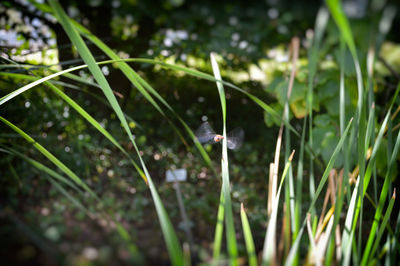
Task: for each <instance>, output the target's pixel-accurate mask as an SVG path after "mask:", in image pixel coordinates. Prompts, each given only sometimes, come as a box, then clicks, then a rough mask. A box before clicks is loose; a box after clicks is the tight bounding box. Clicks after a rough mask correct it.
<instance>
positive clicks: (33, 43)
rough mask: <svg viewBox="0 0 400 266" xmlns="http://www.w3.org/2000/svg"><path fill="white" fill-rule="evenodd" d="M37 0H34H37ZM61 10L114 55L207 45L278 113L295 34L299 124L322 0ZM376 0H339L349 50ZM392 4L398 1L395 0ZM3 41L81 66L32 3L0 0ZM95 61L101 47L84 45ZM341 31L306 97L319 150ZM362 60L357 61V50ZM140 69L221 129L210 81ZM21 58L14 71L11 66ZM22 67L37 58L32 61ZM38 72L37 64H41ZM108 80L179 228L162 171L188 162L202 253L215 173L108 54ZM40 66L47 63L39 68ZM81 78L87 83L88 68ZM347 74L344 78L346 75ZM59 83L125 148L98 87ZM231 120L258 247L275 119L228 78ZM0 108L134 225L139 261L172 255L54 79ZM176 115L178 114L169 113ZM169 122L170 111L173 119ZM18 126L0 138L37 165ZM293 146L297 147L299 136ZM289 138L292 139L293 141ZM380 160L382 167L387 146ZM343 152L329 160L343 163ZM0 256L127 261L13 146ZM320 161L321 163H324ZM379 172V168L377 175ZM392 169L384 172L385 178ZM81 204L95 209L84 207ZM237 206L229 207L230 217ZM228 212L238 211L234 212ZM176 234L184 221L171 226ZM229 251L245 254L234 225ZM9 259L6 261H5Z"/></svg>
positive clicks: (79, 4)
mask: <svg viewBox="0 0 400 266" xmlns="http://www.w3.org/2000/svg"><path fill="white" fill-rule="evenodd" d="M37 4H40V1H37ZM61 4H62V5H63V7H64V9H65V10H67V12H68V15H69V16H70V17H72V18H73V19H75V20H76V21H79V22H80V23H82V24H83V25H84V26H85V27H87V28H88V29H90V31H91V32H92V33H93V34H94V35H96V36H97V37H99V38H100V39H101V40H102V41H104V42H105V43H107V45H109V46H110V47H112V48H113V49H114V51H116V52H117V53H118V54H119V55H120V56H121V57H122V58H128V57H142V58H156V59H161V60H164V61H166V62H170V63H181V64H184V65H187V66H190V67H193V68H196V69H198V70H201V71H204V72H207V73H212V70H211V65H210V63H209V54H210V52H216V53H217V54H218V55H220V56H221V58H220V59H221V64H220V68H221V70H222V75H223V77H224V79H226V80H228V81H231V82H232V83H234V84H235V85H237V86H239V87H241V88H244V89H245V90H247V91H249V92H251V93H252V94H254V95H256V96H257V97H259V98H261V99H263V100H264V101H265V102H267V103H269V104H271V106H272V107H273V108H274V109H275V110H276V111H278V112H279V113H281V112H282V111H283V104H284V101H285V95H284V93H285V88H286V87H287V84H288V76H289V67H288V66H289V61H288V60H289V53H290V51H289V43H290V40H291V39H292V37H294V36H298V37H300V39H301V50H300V60H299V62H298V67H299V68H298V73H297V76H296V80H295V83H294V88H293V95H292V97H291V99H290V107H291V124H292V125H293V126H294V127H295V128H297V129H300V128H301V127H300V126H301V124H302V123H303V122H302V118H304V116H305V115H307V110H306V108H305V107H306V104H305V103H306V99H305V96H306V91H307V77H308V69H307V67H306V66H307V64H308V59H307V52H306V49H307V47H308V45H309V41H310V38H311V37H312V35H313V30H312V29H313V28H314V23H315V16H316V13H317V11H318V9H319V8H320V6H321V5H323V4H324V3H323V2H322V1H315V0H313V1H275V0H266V1H249V0H247V1H234V2H232V1H185V0H160V1H140V0H112V1H105V0H91V1H62V3H61ZM386 4H387V3H385V1H344V5H345V7H346V11H347V15H348V17H350V18H351V25H352V28H353V31H354V32H355V35H356V36H357V39H356V44H357V47H358V49H359V51H358V52H359V53H360V54H361V55H363V56H361V57H360V58H366V57H365V54H366V53H367V51H368V49H369V43H370V42H371V41H370V40H371V39H373V38H375V36H376V35H375V34H376V33H374V29H372V27H371V25H373V24H374V23H375V24H376V23H377V22H378V21H379V19H380V18H381V15H382V13H381V10H382V8H383V7H384V6H385V5H386ZM392 4H395V5H397V8H399V7H400V5H399V3H398V2H395V1H394V3H392ZM399 23H400V17H399V15H397V16H396V17H395V19H394V21H393V25H395V26H393V27H392V28H391V30H390V31H389V33H388V35H387V36H386V40H382V42H381V49H380V51H379V57H378V60H377V63H376V66H375V69H376V84H375V87H374V91H375V92H376V95H377V98H376V112H377V113H379V112H380V111H381V110H382V109H384V108H385V107H386V105H387V103H388V101H389V99H390V97H391V96H392V94H393V92H394V90H395V88H396V86H397V83H398V82H399V79H400V28H399V27H398V26H397V25H399ZM0 25H1V26H0V48H1V58H0V60H2V62H3V63H6V62H7V61H6V59H12V60H14V61H16V62H18V63H20V64H24V63H29V64H33V65H43V64H44V65H57V64H59V68H60V69H66V68H69V67H72V66H75V65H80V64H82V61H81V60H80V59H79V57H78V55H77V53H76V50H75V48H74V47H73V46H72V45H71V43H70V41H69V39H68V37H67V36H66V34H65V32H64V30H63V29H62V28H61V26H60V25H59V24H57V23H56V21H55V20H54V18H53V17H52V16H51V15H49V14H47V13H43V12H42V11H39V10H38V9H37V8H35V6H34V5H33V4H32V3H30V2H29V1H22V0H21V1H2V2H1V3H0ZM88 45H89V48H90V49H91V51H92V53H93V54H94V55H95V56H96V60H97V61H100V60H105V59H106V57H105V56H104V55H103V54H102V53H101V52H100V51H99V50H98V49H97V48H96V47H95V46H93V45H91V44H90V43H88ZM339 49H340V47H339V32H338V31H337V29H336V27H335V25H334V24H333V22H332V21H330V22H329V24H328V27H327V34H326V38H325V39H324V43H323V47H322V48H321V50H322V53H321V54H320V55H319V61H320V62H321V63H320V65H319V73H318V79H317V81H316V85H315V86H316V89H315V91H316V93H315V95H314V106H313V110H314V111H315V113H314V127H315V128H314V134H315V135H314V138H315V143H314V146H315V147H317V149H316V150H315V152H316V153H317V155H319V159H320V160H321V161H322V162H327V160H328V159H329V158H330V155H331V152H332V150H333V149H334V147H335V145H336V143H337V142H338V140H339V134H337V132H339V124H338V117H339V107H338V102H339V101H338V97H339V90H338V87H339V75H340V74H339V69H338V65H339V60H340V58H339ZM361 63H362V68H363V69H365V68H366V62H365V60H364V59H362V60H361ZM133 66H134V68H135V70H137V71H138V72H139V73H140V74H141V76H142V77H144V78H145V79H146V80H147V81H149V82H150V83H151V85H152V86H153V87H154V88H156V89H157V91H158V92H159V93H160V94H161V96H162V97H163V98H164V99H166V101H167V102H168V103H169V104H170V105H171V106H173V108H174V110H175V111H176V112H177V113H178V114H180V115H181V116H182V117H183V118H184V120H185V121H186V122H187V123H188V124H189V126H190V127H191V128H192V129H196V128H197V127H198V126H199V125H200V124H201V123H202V122H203V121H209V122H210V123H211V124H212V125H213V126H214V128H215V129H217V130H218V131H219V130H220V129H221V119H220V117H221V111H220V103H219V99H218V94H217V90H216V86H215V84H214V83H213V82H208V81H204V80H199V79H196V78H193V77H189V76H184V75H181V73H179V72H172V71H168V70H165V69H162V68H160V67H157V66H153V65H149V64H133ZM346 66H347V67H348V69H346V71H345V75H346V78H347V79H346V80H347V81H349V82H348V84H346V88H347V95H346V97H347V99H348V100H347V104H348V105H347V106H346V110H347V111H346V113H347V114H349V115H350V114H351V113H353V112H354V109H355V107H356V100H357V88H356V84H355V82H354V80H355V71H354V67H353V62H352V60H351V57H350V56H348V57H347V58H346ZM18 71H19V70H14V72H15V73H18ZM31 71H32V72H34V71H35V69H32V70H31ZM40 71H42V72H41V74H46V71H44V72H43V70H40ZM102 71H103V73H104V74H105V75H106V76H107V79H108V81H109V82H110V84H111V87H112V89H113V90H114V91H115V94H116V95H117V96H118V97H117V98H118V100H119V102H120V104H121V106H122V108H123V110H124V112H125V114H126V115H127V116H128V118H129V121H130V123H129V125H130V127H131V128H132V129H133V132H134V134H135V136H136V138H137V143H138V145H139V147H140V148H141V153H142V154H143V156H144V159H145V161H146V163H147V165H148V166H149V168H150V171H151V174H152V176H153V178H154V179H155V182H156V184H157V187H158V190H159V193H160V194H161V196H162V199H163V203H164V204H165V206H166V208H167V210H168V214H169V215H170V218H171V219H172V220H173V222H174V224H175V225H176V228H181V227H180V225H179V224H180V222H181V217H180V214H179V209H178V207H177V201H176V197H175V191H174V189H173V186H172V185H171V184H169V183H166V182H165V181H164V180H165V171H166V170H168V169H176V168H186V169H187V170H188V180H187V182H184V183H182V184H181V190H182V192H183V196H184V202H185V207H186V209H187V211H188V215H189V219H190V220H191V221H192V231H193V233H194V238H195V242H196V243H197V244H198V245H199V248H200V250H203V252H199V258H194V261H204V260H206V259H207V258H208V256H209V250H210V248H211V244H212V240H213V236H214V235H213V230H214V225H215V221H216V214H217V213H216V212H217V206H218V202H219V191H220V183H221V181H220V178H219V177H218V176H215V175H214V174H213V172H212V171H211V170H210V169H208V168H207V167H206V164H205V163H204V161H203V160H202V158H201V156H200V155H199V153H198V152H197V150H195V148H194V146H193V145H192V144H191V142H190V139H189V137H188V136H185V138H186V140H187V141H188V143H189V144H188V146H185V145H184V143H183V142H182V141H181V140H180V139H179V138H178V136H176V134H175V132H174V130H173V129H172V128H171V127H170V125H169V124H168V122H167V121H166V120H165V119H163V118H162V117H161V116H160V115H159V114H158V113H157V111H156V110H155V109H154V108H153V107H152V106H151V105H150V104H149V103H148V102H147V101H146V99H145V98H144V97H143V96H142V95H141V94H140V93H138V91H137V90H136V89H135V88H133V86H132V84H131V83H130V82H129V81H128V79H126V78H125V77H124V76H123V74H122V73H121V72H120V71H119V70H118V69H115V68H113V67H112V66H111V65H107V66H102ZM49 73H50V71H49V72H48V73H47V74H49ZM77 74H79V75H80V76H81V77H83V78H84V79H86V80H87V81H93V78H92V77H91V76H90V74H89V72H88V71H87V70H81V71H79V73H77ZM350 81H351V82H350ZM59 82H66V83H61V85H64V88H65V92H66V93H67V94H68V95H69V96H71V97H72V98H73V99H74V100H76V101H77V102H78V103H80V104H81V105H82V106H85V107H86V108H87V109H86V110H87V111H88V112H89V113H90V114H91V115H93V116H94V117H95V118H96V119H97V120H98V121H100V122H101V123H102V125H103V126H104V127H105V128H107V130H109V131H110V132H111V133H112V135H113V136H114V137H115V138H116V139H117V140H118V141H119V142H120V143H121V144H122V145H123V146H124V147H127V149H128V150H132V147H131V146H130V144H129V143H128V140H127V138H126V137H125V135H124V132H122V130H121V127H120V124H119V122H118V120H117V119H116V117H115V115H114V114H113V113H112V111H111V109H110V107H109V105H108V104H107V103H106V102H105V101H104V100H103V99H102V98H103V95H102V92H101V91H100V90H99V88H97V87H96V86H91V85H87V86H82V84H81V83H76V84H75V83H73V82H71V81H70V80H68V81H67V79H66V78H61V79H60V80H59ZM26 83H27V82H26V81H25V80H18V79H17V80H16V79H10V78H7V77H4V76H0V88H1V95H5V94H6V93H8V92H10V91H12V90H14V89H16V88H19V87H21V86H23V85H25V84H26ZM227 109H228V118H227V119H228V130H229V129H233V128H235V127H237V126H240V127H242V128H243V129H244V130H245V134H246V140H245V143H244V145H243V147H242V148H241V149H240V150H238V151H237V152H234V153H231V154H230V158H231V162H230V167H231V181H232V197H233V208H234V212H236V213H238V212H239V204H240V202H244V203H245V204H246V206H248V217H249V220H250V223H251V225H252V229H253V232H256V233H253V236H254V240H255V244H256V249H257V250H259V249H260V248H261V247H262V243H263V238H264V233H265V222H266V216H267V209H266V199H267V189H266V187H267V183H268V182H267V178H268V167H269V163H270V162H271V161H272V160H273V155H274V149H275V141H276V136H277V131H278V127H277V126H276V125H279V122H278V121H275V120H274V119H273V118H272V117H270V116H269V115H268V114H267V113H264V112H263V111H262V110H261V109H260V108H258V107H257V106H255V105H254V104H253V103H251V102H249V100H248V98H246V97H245V96H244V95H242V94H239V93H238V92H236V91H232V90H227ZM0 113H1V114H2V115H5V114H7V117H8V118H9V119H12V121H13V123H15V124H17V125H18V126H19V127H21V128H24V129H25V130H26V131H27V132H29V134H31V135H32V136H33V137H34V138H35V139H37V140H38V141H39V142H40V143H41V144H42V145H44V146H46V147H51V150H52V152H53V153H54V154H55V155H56V156H57V157H58V158H59V159H60V160H61V161H63V162H64V163H65V164H66V165H68V166H69V167H71V168H72V169H74V171H75V172H76V173H77V174H78V175H79V176H82V177H84V180H85V181H86V182H87V183H88V184H89V185H90V187H92V188H93V189H94V190H95V191H96V192H97V194H98V195H101V198H102V200H103V201H104V202H105V204H106V208H107V209H108V210H109V211H110V212H113V213H116V215H117V218H118V220H119V221H120V222H121V223H122V224H123V225H124V227H125V228H126V229H127V230H128V232H129V233H130V234H131V235H132V237H133V239H134V242H135V243H137V245H138V247H139V249H140V250H141V251H142V252H143V254H144V256H145V257H146V261H148V262H149V265H156V264H157V265H163V264H168V262H167V261H168V255H167V253H166V248H165V246H164V242H163V241H161V239H162V235H161V231H160V228H159V225H158V222H157V218H156V213H155V210H154V207H153V206H152V203H151V201H152V199H151V197H150V193H149V191H148V190H147V187H146V185H145V184H144V182H142V180H141V179H140V177H139V176H138V174H137V173H136V172H135V171H134V170H133V169H132V167H131V166H130V165H129V162H128V161H127V160H126V159H125V157H124V156H123V154H121V152H119V151H118V150H117V149H116V148H115V147H113V146H112V145H111V144H110V143H109V142H108V141H107V140H105V139H104V137H103V136H101V135H100V134H99V133H98V132H97V131H96V130H94V129H93V128H91V127H90V126H88V124H87V123H86V122H85V121H84V120H83V119H82V118H80V116H77V115H76V114H75V113H74V111H73V110H70V109H69V107H68V105H66V104H65V103H64V102H63V101H62V100H61V99H60V98H59V97H57V96H56V95H54V94H53V93H52V92H51V91H50V90H48V89H46V88H44V87H39V88H36V89H33V90H30V91H28V92H27V93H24V94H22V95H21V96H20V97H18V98H16V99H14V100H13V103H12V104H8V105H6V106H2V108H1V110H0ZM174 122H176V121H174ZM177 125H178V123H177ZM19 138H20V137H19V136H17V135H16V134H15V133H14V132H12V131H11V130H10V129H9V128H6V126H4V125H3V124H1V125H0V144H2V145H4V144H7V143H9V142H10V141H13V142H14V143H20V145H18V146H16V148H18V149H19V150H20V151H21V152H24V153H28V154H31V155H32V156H34V157H35V158H36V159H37V160H41V161H42V163H44V164H47V165H48V163H47V162H46V160H45V159H44V158H43V157H41V155H40V154H38V153H37V152H36V151H34V149H33V148H32V147H30V146H27V145H26V144H25V143H24V142H23V140H20V142H19ZM292 141H294V145H298V144H299V143H297V142H296V141H299V140H296V139H294V140H292ZM294 148H295V149H296V147H294ZM206 149H207V151H208V152H209V154H210V156H211V158H212V159H213V162H214V164H215V168H216V169H218V168H219V167H220V166H219V160H220V151H219V149H220V147H219V146H206ZM379 158H380V159H379V160H378V161H377V164H378V165H379V166H378V169H379V170H378V172H379V171H381V172H382V173H383V172H384V171H385V167H386V165H387V158H386V155H385V152H384V149H383V150H382V156H379ZM342 163H343V162H342V161H341V160H340V158H339V160H338V161H337V162H336V166H337V167H339V166H341V164H342ZM0 169H1V170H0V172H1V174H0V175H1V178H0V183H1V184H0V198H1V209H0V215H1V216H0V221H1V227H0V246H1V248H0V254H1V257H2V258H3V262H4V261H9V262H10V264H7V265H12V264H16V265H33V264H41V265H60V264H67V265H92V263H94V264H96V265H97V264H99V265H123V264H129V263H130V260H129V257H130V256H129V253H128V251H127V247H126V246H125V245H124V243H121V242H120V239H119V237H118V236H117V235H116V234H115V232H114V231H112V230H111V229H112V228H113V227H115V224H112V223H107V221H105V220H101V219H100V220H90V219H87V217H85V214H84V213H83V212H82V211H80V210H77V209H76V208H74V207H73V206H72V204H71V203H70V201H68V199H66V198H65V197H64V196H63V195H62V194H61V193H60V192H59V191H58V190H56V189H55V188H54V186H53V185H51V184H50V183H49V182H48V181H47V179H46V178H45V177H44V176H43V174H42V173H40V172H37V171H35V170H34V169H33V168H32V167H31V166H30V165H29V164H28V163H27V162H25V161H23V160H21V159H20V158H18V157H15V156H6V155H5V154H2V155H1V156H0ZM321 170H322V169H319V168H318V166H317V172H318V171H321ZM378 174H379V173H378ZM396 175H397V170H396V171H394V173H393V177H395V176H396ZM396 182H398V180H397V181H396ZM88 208H91V207H90V205H88ZM237 217H239V216H237ZM236 224H238V223H236ZM178 233H179V234H180V237H181V238H184V237H185V236H184V232H183V231H182V230H181V229H178ZM237 237H238V239H240V241H238V243H239V250H240V252H241V253H245V247H244V244H243V243H244V241H243V239H242V235H238V236H237ZM5 258H6V259H5Z"/></svg>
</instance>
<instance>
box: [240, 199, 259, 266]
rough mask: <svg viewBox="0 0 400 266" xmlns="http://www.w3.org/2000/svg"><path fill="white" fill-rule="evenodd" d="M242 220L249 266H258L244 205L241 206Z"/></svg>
mask: <svg viewBox="0 0 400 266" xmlns="http://www.w3.org/2000/svg"><path fill="white" fill-rule="evenodd" d="M240 218H241V220H242V228H243V234H244V240H245V242H246V249H247V255H248V256H249V266H257V255H256V249H255V247H254V240H253V236H252V234H251V229H250V224H249V220H248V219H247V215H246V211H245V210H244V207H243V203H241V204H240Z"/></svg>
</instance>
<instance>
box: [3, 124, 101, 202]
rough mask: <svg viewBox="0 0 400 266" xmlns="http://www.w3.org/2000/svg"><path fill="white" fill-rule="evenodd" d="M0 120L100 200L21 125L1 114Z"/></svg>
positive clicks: (96, 197) (97, 198)
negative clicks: (20, 126) (22, 128)
mask: <svg viewBox="0 0 400 266" xmlns="http://www.w3.org/2000/svg"><path fill="white" fill-rule="evenodd" d="M0 121H2V122H3V123H4V124H6V125H7V126H9V127H10V128H11V129H13V130H14V131H15V132H17V133H18V134H19V135H21V136H22V137H23V138H24V139H26V140H27V141H28V142H29V143H31V144H32V145H33V146H34V147H35V148H36V149H37V150H38V151H39V152H41V153H42V154H43V155H44V156H45V157H47V159H49V160H50V161H51V162H52V163H53V164H55V165H56V166H57V167H58V168H59V169H60V170H61V171H63V172H64V173H65V174H66V175H67V176H68V177H69V178H71V180H73V181H74V182H75V183H76V184H78V185H79V186H81V187H82V188H83V189H84V190H85V191H87V192H88V193H89V194H90V195H91V196H92V197H93V198H95V199H96V200H98V201H100V199H99V197H98V196H97V195H96V194H95V193H94V192H93V190H91V189H90V188H89V187H88V186H87V185H86V183H84V182H83V181H82V180H81V179H80V178H79V177H78V176H77V175H76V174H75V173H74V172H72V171H71V170H70V169H69V168H68V167H67V166H66V165H65V164H63V163H62V162H61V161H60V160H58V159H57V157H55V156H54V155H53V154H51V153H50V152H49V151H48V150H47V149H46V148H44V147H43V146H42V145H40V144H39V143H38V142H36V141H35V140H34V139H33V138H31V137H30V136H29V135H28V134H26V133H25V132H24V131H22V130H21V129H20V128H19V127H17V126H16V125H14V124H13V123H11V122H10V121H8V120H7V119H5V118H4V117H2V116H0Z"/></svg>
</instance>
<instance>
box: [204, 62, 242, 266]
mask: <svg viewBox="0 0 400 266" xmlns="http://www.w3.org/2000/svg"><path fill="white" fill-rule="evenodd" d="M210 58H211V65H212V68H213V71H214V76H215V79H216V80H222V78H221V74H220V72H219V68H218V63H217V61H216V59H215V55H214V54H211V56H210ZM217 88H218V93H219V98H220V101H221V108H222V120H223V136H224V139H223V140H222V159H221V168H222V190H223V191H224V201H225V223H226V239H227V247H228V253H229V258H230V265H238V261H237V259H238V251H237V244H236V233H235V225H234V220H233V211H232V203H231V190H230V181H229V166H228V148H227V143H226V99H225V90H224V86H223V85H222V83H221V82H217Z"/></svg>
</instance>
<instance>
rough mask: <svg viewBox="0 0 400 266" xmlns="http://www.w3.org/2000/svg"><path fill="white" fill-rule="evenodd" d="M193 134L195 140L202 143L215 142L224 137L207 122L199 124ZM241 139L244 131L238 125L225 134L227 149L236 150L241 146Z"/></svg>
mask: <svg viewBox="0 0 400 266" xmlns="http://www.w3.org/2000/svg"><path fill="white" fill-rule="evenodd" d="M195 134H196V138H197V140H198V141H199V142H200V143H202V144H215V143H218V142H221V140H223V139H224V136H222V135H219V134H216V133H215V131H214V130H213V129H212V127H211V126H210V124H209V123H208V122H204V123H203V124H201V126H200V127H199V129H197V131H196V133H195ZM243 139H244V131H243V129H242V128H240V127H238V128H235V129H234V130H232V131H231V132H229V133H228V134H227V135H226V144H227V146H228V148H229V149H231V150H237V149H239V148H240V146H242V143H243Z"/></svg>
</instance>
